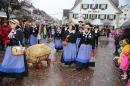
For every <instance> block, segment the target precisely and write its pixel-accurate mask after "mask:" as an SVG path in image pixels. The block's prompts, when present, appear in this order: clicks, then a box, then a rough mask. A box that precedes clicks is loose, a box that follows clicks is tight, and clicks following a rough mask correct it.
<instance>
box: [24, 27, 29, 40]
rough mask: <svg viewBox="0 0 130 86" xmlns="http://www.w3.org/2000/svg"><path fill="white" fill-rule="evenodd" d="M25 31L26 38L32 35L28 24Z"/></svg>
mask: <svg viewBox="0 0 130 86" xmlns="http://www.w3.org/2000/svg"><path fill="white" fill-rule="evenodd" d="M23 33H24V37H25V38H28V37H29V36H30V30H29V28H28V27H27V26H25V28H24V31H23Z"/></svg>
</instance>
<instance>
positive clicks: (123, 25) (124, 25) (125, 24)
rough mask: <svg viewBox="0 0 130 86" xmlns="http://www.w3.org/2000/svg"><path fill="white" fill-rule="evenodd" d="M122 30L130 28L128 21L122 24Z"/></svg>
mask: <svg viewBox="0 0 130 86" xmlns="http://www.w3.org/2000/svg"><path fill="white" fill-rule="evenodd" d="M121 28H130V21H127V22H125V23H124V24H122V25H121Z"/></svg>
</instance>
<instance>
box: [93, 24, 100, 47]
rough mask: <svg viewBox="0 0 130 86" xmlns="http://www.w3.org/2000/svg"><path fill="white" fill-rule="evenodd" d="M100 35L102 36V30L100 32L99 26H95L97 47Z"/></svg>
mask: <svg viewBox="0 0 130 86" xmlns="http://www.w3.org/2000/svg"><path fill="white" fill-rule="evenodd" d="M99 37H100V32H99V29H98V27H97V26H96V27H94V39H95V40H94V41H95V45H96V47H97V46H98V40H99Z"/></svg>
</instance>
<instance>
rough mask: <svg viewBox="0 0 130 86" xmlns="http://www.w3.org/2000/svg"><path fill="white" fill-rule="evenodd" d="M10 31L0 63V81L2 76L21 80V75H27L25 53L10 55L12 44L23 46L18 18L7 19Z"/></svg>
mask: <svg viewBox="0 0 130 86" xmlns="http://www.w3.org/2000/svg"><path fill="white" fill-rule="evenodd" d="M9 22H10V26H11V28H12V31H11V32H10V33H9V35H8V38H9V40H8V44H9V46H8V47H7V48H6V52H5V56H4V59H3V61H2V63H1V65H0V82H1V84H2V80H3V78H4V77H8V78H16V80H18V81H19V80H20V81H21V80H22V79H23V77H27V76H28V70H27V64H26V57H25V55H12V53H11V47H12V46H23V39H24V38H23V31H22V30H21V28H20V27H21V26H20V23H19V21H18V20H16V19H12V20H9ZM0 86H1V85H0Z"/></svg>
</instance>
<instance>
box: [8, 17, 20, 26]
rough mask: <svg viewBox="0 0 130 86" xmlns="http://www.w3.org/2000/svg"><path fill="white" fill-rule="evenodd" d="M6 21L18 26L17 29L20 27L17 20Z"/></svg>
mask: <svg viewBox="0 0 130 86" xmlns="http://www.w3.org/2000/svg"><path fill="white" fill-rule="evenodd" d="M8 21H9V22H12V23H14V24H16V25H18V26H19V27H21V26H20V23H19V21H18V20H17V19H12V20H8Z"/></svg>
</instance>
